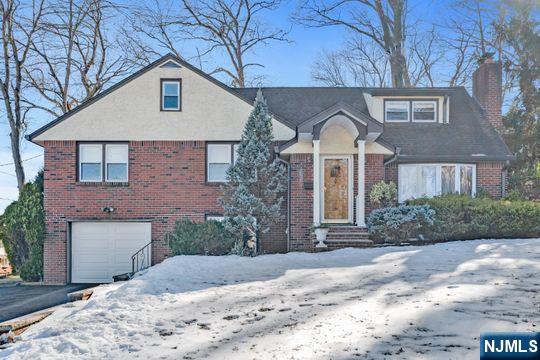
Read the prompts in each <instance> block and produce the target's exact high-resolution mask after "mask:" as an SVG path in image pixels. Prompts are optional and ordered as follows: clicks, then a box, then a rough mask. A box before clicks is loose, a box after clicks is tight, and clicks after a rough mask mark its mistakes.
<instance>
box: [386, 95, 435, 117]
mask: <svg viewBox="0 0 540 360" xmlns="http://www.w3.org/2000/svg"><path fill="white" fill-rule="evenodd" d="M384 121H386V122H436V121H437V99H410V100H409V99H399V100H389V99H387V100H385V101H384Z"/></svg>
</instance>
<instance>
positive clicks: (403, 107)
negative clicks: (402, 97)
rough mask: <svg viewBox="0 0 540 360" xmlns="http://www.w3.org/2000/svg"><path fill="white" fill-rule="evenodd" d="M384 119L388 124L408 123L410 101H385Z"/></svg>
mask: <svg viewBox="0 0 540 360" xmlns="http://www.w3.org/2000/svg"><path fill="white" fill-rule="evenodd" d="M384 119H385V121H388V122H408V121H409V102H408V101H385V102H384Z"/></svg>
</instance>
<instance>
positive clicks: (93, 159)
mask: <svg viewBox="0 0 540 360" xmlns="http://www.w3.org/2000/svg"><path fill="white" fill-rule="evenodd" d="M128 153H129V147H128V144H116V143H114V144H105V143H100V144H95V143H94V144H79V156H78V157H79V164H78V167H79V181H81V182H102V181H103V179H105V182H127V181H128V163H129V155H128Z"/></svg>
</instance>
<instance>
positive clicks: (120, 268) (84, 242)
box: [71, 222, 151, 283]
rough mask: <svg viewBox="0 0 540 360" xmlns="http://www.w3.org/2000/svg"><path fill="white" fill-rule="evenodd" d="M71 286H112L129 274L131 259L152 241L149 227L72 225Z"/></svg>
mask: <svg viewBox="0 0 540 360" xmlns="http://www.w3.org/2000/svg"><path fill="white" fill-rule="evenodd" d="M71 238H72V240H71V242H72V246H71V248H72V261H71V264H72V265H71V268H72V280H71V281H72V282H73V283H83V282H111V281H112V277H113V276H114V275H118V274H122V273H126V272H129V271H131V256H132V255H133V254H134V253H135V252H137V251H138V250H139V249H141V248H142V247H143V246H145V245H146V244H148V243H149V242H150V240H151V225H150V223H140V222H74V223H72V236H71Z"/></svg>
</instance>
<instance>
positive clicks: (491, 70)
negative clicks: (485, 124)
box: [473, 59, 503, 131]
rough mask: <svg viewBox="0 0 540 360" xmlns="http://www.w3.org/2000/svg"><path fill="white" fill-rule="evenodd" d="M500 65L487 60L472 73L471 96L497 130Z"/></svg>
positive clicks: (500, 91)
mask: <svg viewBox="0 0 540 360" xmlns="http://www.w3.org/2000/svg"><path fill="white" fill-rule="evenodd" d="M501 79H502V67H501V63H499V62H494V61H493V60H492V59H489V60H487V61H486V62H485V63H483V64H482V65H480V66H479V67H478V69H476V71H475V72H474V73H473V96H474V97H475V98H476V100H478V103H480V105H481V106H482V108H483V109H484V116H485V118H486V119H487V120H488V121H489V122H490V123H491V125H493V126H494V127H495V128H496V129H497V130H499V131H500V130H502V128H503V124H502V113H501V107H502V80H501Z"/></svg>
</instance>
